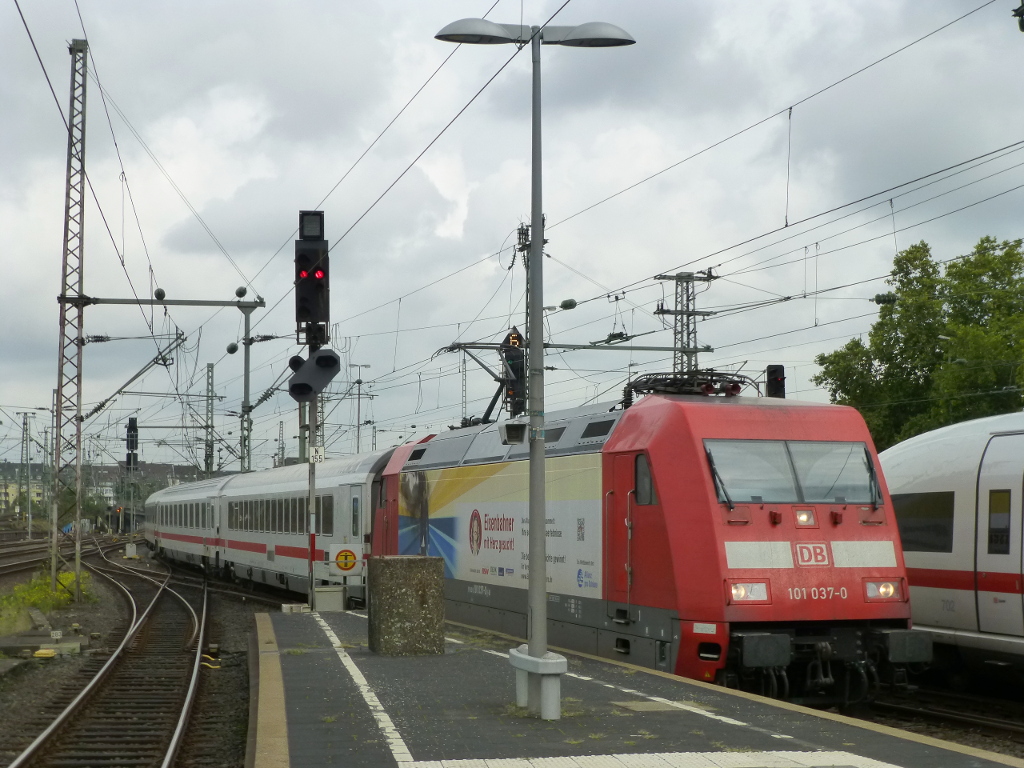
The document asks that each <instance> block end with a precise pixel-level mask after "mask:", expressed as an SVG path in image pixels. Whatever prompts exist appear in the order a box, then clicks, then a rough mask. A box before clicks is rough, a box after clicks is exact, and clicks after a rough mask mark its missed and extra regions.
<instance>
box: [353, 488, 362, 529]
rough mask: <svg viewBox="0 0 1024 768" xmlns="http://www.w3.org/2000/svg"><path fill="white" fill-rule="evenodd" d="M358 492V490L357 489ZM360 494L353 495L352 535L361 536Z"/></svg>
mask: <svg viewBox="0 0 1024 768" xmlns="http://www.w3.org/2000/svg"><path fill="white" fill-rule="evenodd" d="M356 493H358V491H356ZM359 530H360V529H359V496H357V495H353V496H352V536H353V537H358V536H359Z"/></svg>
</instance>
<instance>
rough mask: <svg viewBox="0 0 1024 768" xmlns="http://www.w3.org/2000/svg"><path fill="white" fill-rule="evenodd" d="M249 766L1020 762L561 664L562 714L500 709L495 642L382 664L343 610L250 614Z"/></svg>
mask: <svg viewBox="0 0 1024 768" xmlns="http://www.w3.org/2000/svg"><path fill="white" fill-rule="evenodd" d="M256 625H257V635H256V641H255V645H256V647H257V648H258V649H259V650H258V663H254V664H253V665H252V667H253V668H254V669H256V668H258V680H256V681H254V683H255V685H256V686H258V690H257V691H256V692H255V693H254V696H255V698H256V700H257V701H258V711H257V716H256V722H255V738H254V739H253V740H252V741H251V744H250V754H249V761H248V765H250V766H252V768H286V767H287V766H297V767H301V768H305V767H306V766H342V765H343V766H349V767H351V766H373V767H376V766H382V767H383V766H389V767H393V766H396V765H398V766H400V768H670V767H674V768H892V767H893V766H899V768H961V767H962V768H989V767H990V766H1000V765H1012V766H1021V767H1022V768H1024V761H1022V760H1018V759H1016V758H1012V757H1007V756H1004V755H998V754H995V753H991V752H986V751H983V750H979V749H973V748H970V747H963V746H959V745H956V744H952V743H948V742H944V741H940V740H937V739H932V738H929V737H926V736H918V735H916V734H910V733H907V732H904V731H899V730H895V729H891V728H886V727H883V726H878V725H874V724H871V723H865V722H862V721H858V720H853V719H850V718H846V717H843V716H841V715H836V714H832V713H827V712H818V711H815V710H810V709H807V708H804V707H800V706H796V705H792V704H786V703H782V702H777V701H772V700H768V699H763V698H761V697H758V696H753V695H750V694H745V693H741V692H736V691H731V690H727V689H724V688H721V687H718V686H713V685H709V684H706V683H701V682H697V681H692V680H686V679H683V678H679V677H676V676H674V675H668V674H665V673H662V672H656V671H652V670H647V669H643V668H640V667H635V666H632V665H628V664H622V663H617V662H614V661H609V660H606V659H598V658H595V657H589V656H585V655H581V654H574V653H571V652H563V653H564V655H565V656H566V658H567V659H568V663H569V672H568V673H567V674H566V675H564V676H563V678H562V718H561V719H560V720H556V721H543V720H540V719H536V718H534V717H531V716H530V715H528V714H527V713H526V711H525V710H523V709H520V708H518V707H516V706H515V672H514V669H513V668H512V666H511V665H510V663H509V661H508V658H507V652H508V649H509V648H511V647H514V646H516V645H518V644H519V642H518V641H515V640H512V639H510V638H503V637H501V636H498V635H494V634H491V633H487V632H483V631H478V630H473V629H470V628H467V627H461V626H456V625H452V624H449V625H448V638H447V642H446V650H445V654H444V655H442V656H415V657H384V656H378V655H376V654H373V653H370V651H369V650H368V648H367V645H366V643H367V621H366V617H365V615H362V614H360V613H358V612H348V613H322V614H318V613H294V614H286V613H264V614H257V618H256Z"/></svg>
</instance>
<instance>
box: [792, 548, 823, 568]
mask: <svg viewBox="0 0 1024 768" xmlns="http://www.w3.org/2000/svg"><path fill="white" fill-rule="evenodd" d="M796 564H797V565H828V547H827V546H826V545H825V544H824V543H822V544H797V545H796Z"/></svg>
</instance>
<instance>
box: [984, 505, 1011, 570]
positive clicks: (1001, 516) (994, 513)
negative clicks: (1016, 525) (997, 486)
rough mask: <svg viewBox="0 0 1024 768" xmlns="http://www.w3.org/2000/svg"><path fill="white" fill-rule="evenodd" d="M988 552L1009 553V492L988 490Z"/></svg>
mask: <svg viewBox="0 0 1024 768" xmlns="http://www.w3.org/2000/svg"><path fill="white" fill-rule="evenodd" d="M988 553H989V554H990V555H1008V554H1010V492H1009V491H989V492H988Z"/></svg>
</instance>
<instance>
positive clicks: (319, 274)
mask: <svg viewBox="0 0 1024 768" xmlns="http://www.w3.org/2000/svg"><path fill="white" fill-rule="evenodd" d="M313 277H315V278H316V279H317V280H323V279H324V271H323V270H322V269H318V270H317V271H316V272H314V273H313Z"/></svg>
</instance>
